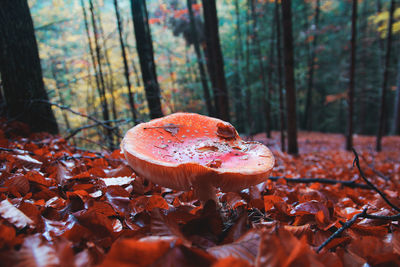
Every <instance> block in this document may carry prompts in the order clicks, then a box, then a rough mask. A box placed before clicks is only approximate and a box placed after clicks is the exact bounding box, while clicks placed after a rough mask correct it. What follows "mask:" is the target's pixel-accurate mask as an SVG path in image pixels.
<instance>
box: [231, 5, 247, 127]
mask: <svg viewBox="0 0 400 267" xmlns="http://www.w3.org/2000/svg"><path fill="white" fill-rule="evenodd" d="M234 4H235V16H236V31H237V38H236V39H237V47H236V48H235V76H234V85H233V92H234V101H235V117H236V124H237V125H236V127H237V129H238V131H239V132H244V129H245V127H244V126H245V120H246V118H245V113H244V112H243V110H244V105H243V97H242V95H243V93H242V92H243V90H242V78H241V61H242V59H243V45H242V31H241V30H240V27H241V24H240V23H241V21H240V7H239V0H235V3H234Z"/></svg>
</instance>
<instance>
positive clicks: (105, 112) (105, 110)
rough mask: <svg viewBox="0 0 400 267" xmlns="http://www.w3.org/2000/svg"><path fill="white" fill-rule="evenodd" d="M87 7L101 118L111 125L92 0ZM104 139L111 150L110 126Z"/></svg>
mask: <svg viewBox="0 0 400 267" xmlns="http://www.w3.org/2000/svg"><path fill="white" fill-rule="evenodd" d="M89 9H90V14H91V19H92V27H93V35H94V44H95V52H96V59H97V68H98V74H99V82H100V85H101V87H100V88H101V95H100V100H101V103H102V112H103V120H104V121H107V123H106V125H107V126H111V124H110V123H109V120H110V114H109V111H108V103H107V98H106V89H105V83H104V76H103V69H102V66H101V56H100V53H101V51H100V45H99V41H98V38H97V34H98V30H97V24H96V18H95V16H94V7H93V1H92V0H89ZM106 139H107V142H108V147H109V149H111V150H112V149H114V143H113V133H112V130H111V128H109V129H106Z"/></svg>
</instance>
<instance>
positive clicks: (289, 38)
mask: <svg viewBox="0 0 400 267" xmlns="http://www.w3.org/2000/svg"><path fill="white" fill-rule="evenodd" d="M291 5H292V1H291V0H282V6H281V7H282V22H283V47H284V59H285V62H284V63H285V64H284V67H285V84H286V109H287V129H288V152H289V153H290V154H298V152H299V150H298V146H297V118H296V89H295V82H294V59H293V35H292V8H291Z"/></svg>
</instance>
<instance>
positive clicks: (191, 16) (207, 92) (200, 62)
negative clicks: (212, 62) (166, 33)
mask: <svg viewBox="0 0 400 267" xmlns="http://www.w3.org/2000/svg"><path fill="white" fill-rule="evenodd" d="M187 6H188V9H189V19H190V29H191V31H192V35H193V45H194V51H195V52H196V57H197V66H198V68H199V71H200V78H201V85H202V87H203V94H204V102H206V107H207V113H208V115H209V116H214V115H215V114H214V113H215V112H214V108H213V104H212V100H211V96H210V89H209V88H208V82H207V74H206V71H205V68H204V64H203V62H204V61H203V57H202V56H201V50H200V42H199V37H198V34H197V29H196V25H195V22H194V14H193V8H192V0H187Z"/></svg>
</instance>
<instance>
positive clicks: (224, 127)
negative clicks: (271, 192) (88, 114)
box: [121, 113, 274, 191]
mask: <svg viewBox="0 0 400 267" xmlns="http://www.w3.org/2000/svg"><path fill="white" fill-rule="evenodd" d="M121 149H122V151H123V153H124V154H125V157H126V159H127V160H128V162H129V164H130V166H131V167H132V168H133V169H134V170H135V172H136V173H137V174H139V175H140V176H142V177H144V178H146V179H149V180H150V181H152V182H154V183H157V184H159V185H161V186H164V187H168V188H172V189H177V190H189V189H191V187H193V186H196V185H199V184H202V183H207V184H210V185H211V186H214V187H217V188H218V187H219V188H221V190H222V191H237V190H241V189H244V188H247V187H249V186H251V185H255V184H258V183H261V182H263V181H265V179H266V178H267V176H268V174H269V172H270V170H271V169H272V167H273V166H274V157H273V155H272V153H271V151H270V150H269V149H268V148H267V147H266V146H264V145H262V144H260V143H257V142H246V141H243V140H242V139H241V138H240V137H239V135H238V133H237V132H236V130H235V128H234V127H233V126H232V125H231V124H229V123H227V122H224V121H222V120H219V119H215V118H211V117H207V116H203V115H199V114H194V113H175V114H172V115H169V116H166V117H163V118H160V119H155V120H152V121H150V122H147V123H141V124H139V125H137V126H135V127H133V128H132V129H130V130H129V131H128V132H127V133H126V135H125V137H124V139H123V141H122V144H121Z"/></svg>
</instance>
